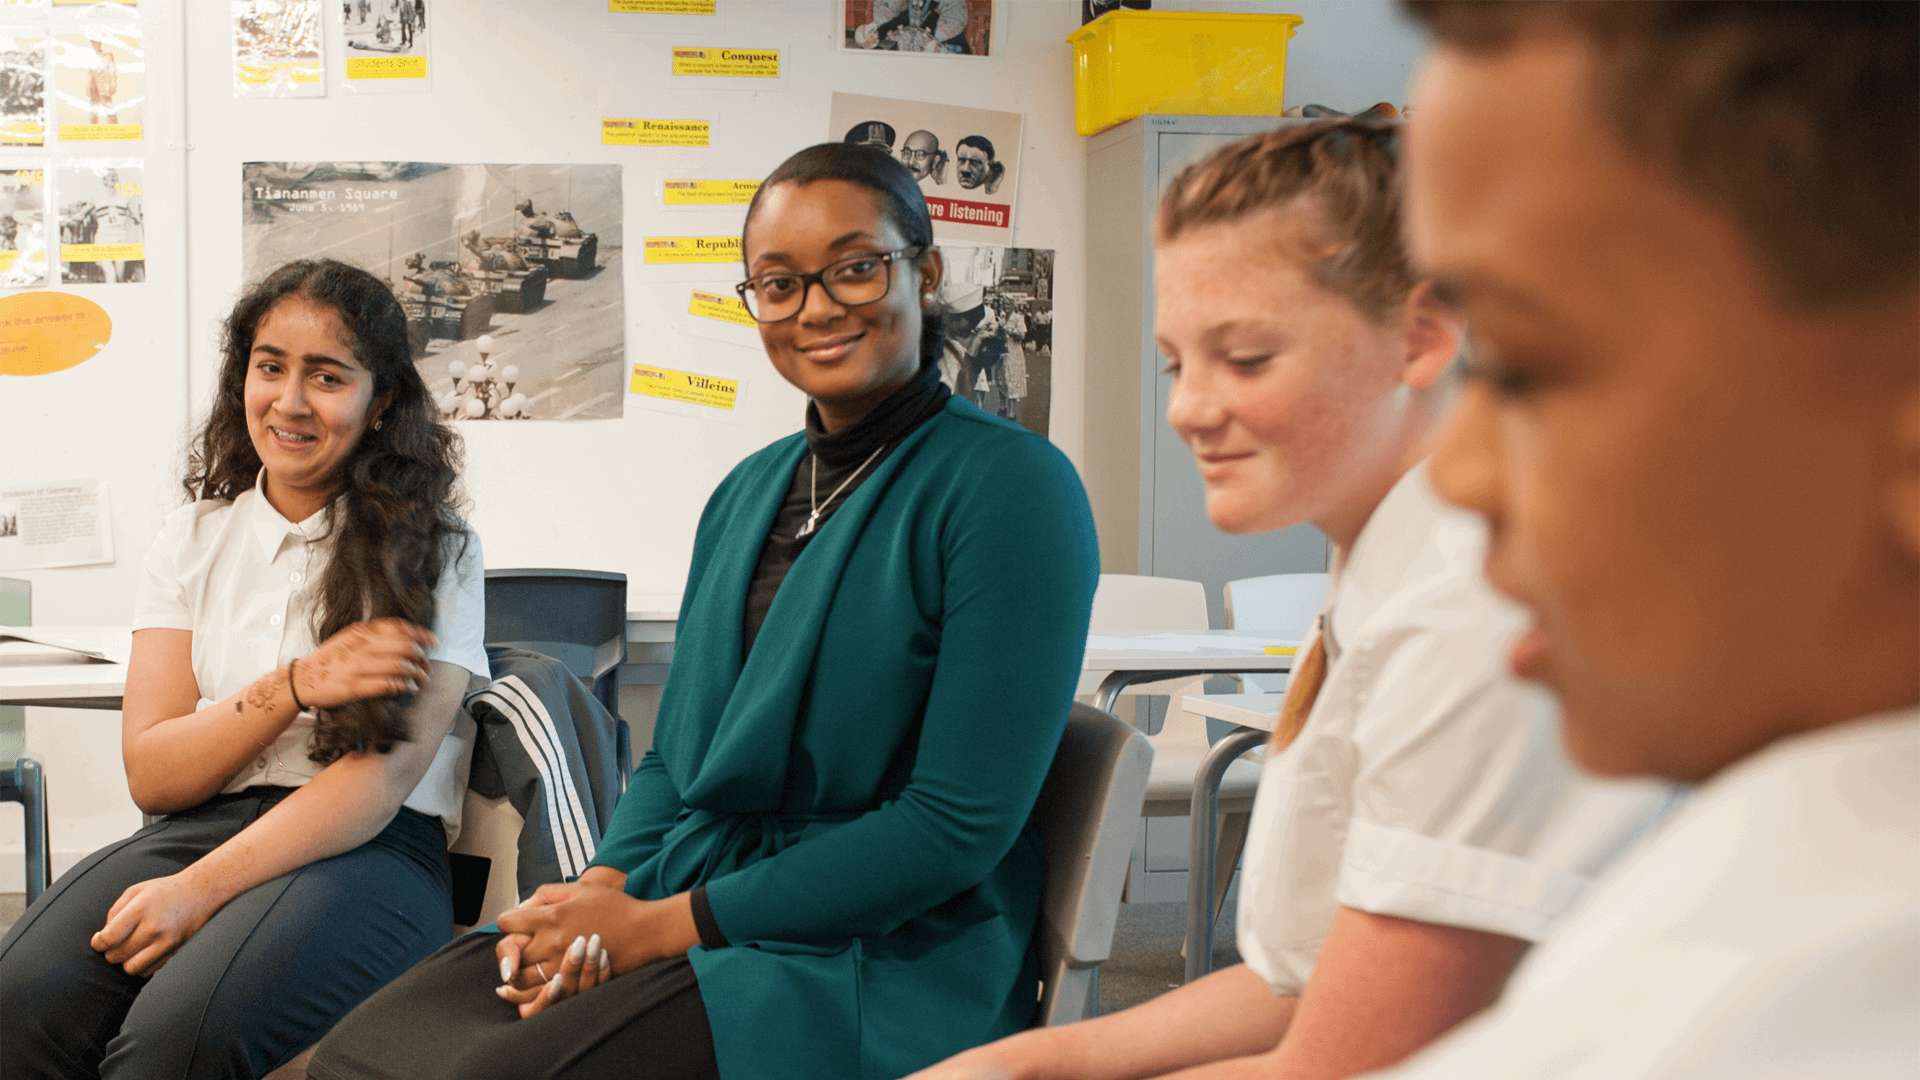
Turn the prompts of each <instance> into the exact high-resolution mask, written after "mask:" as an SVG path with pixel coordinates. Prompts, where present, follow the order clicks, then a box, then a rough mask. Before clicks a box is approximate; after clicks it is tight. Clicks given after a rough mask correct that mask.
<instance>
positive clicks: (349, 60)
mask: <svg viewBox="0 0 1920 1080" xmlns="http://www.w3.org/2000/svg"><path fill="white" fill-rule="evenodd" d="M438 3H439V0H434V3H433V4H429V3H428V0H339V14H340V20H339V22H338V23H336V24H335V26H336V27H337V32H336V36H335V38H334V41H335V42H336V47H335V49H334V52H335V53H337V54H339V56H340V68H339V70H340V78H341V85H342V86H344V87H345V88H346V90H347V92H348V93H350V94H424V93H426V92H428V91H430V90H432V89H433V78H432V71H431V69H430V66H429V65H430V60H429V57H428V55H427V51H428V50H427V36H428V35H427V15H428V11H429V9H430V8H434V7H435V6H436V5H437V4H438ZM332 14H333V13H332V12H328V16H329V18H331V17H332Z"/></svg>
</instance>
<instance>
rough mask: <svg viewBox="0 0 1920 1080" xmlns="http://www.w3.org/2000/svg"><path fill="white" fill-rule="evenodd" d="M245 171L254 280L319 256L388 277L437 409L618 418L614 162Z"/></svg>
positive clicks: (292, 166) (302, 166)
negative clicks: (594, 163) (405, 317)
mask: <svg viewBox="0 0 1920 1080" xmlns="http://www.w3.org/2000/svg"><path fill="white" fill-rule="evenodd" d="M241 170H242V171H241V179H242V188H243V190H242V198H241V235H242V248H243V257H244V264H245V270H246V275H247V278H248V279H249V280H258V279H259V278H261V277H264V276H265V275H266V274H267V273H269V272H270V271H272V270H273V269H274V268H275V267H278V266H280V265H281V264H283V263H286V262H288V261H291V260H293V259H304V258H322V257H324V258H332V259H340V260H342V261H345V262H350V263H353V264H355V265H357V266H361V267H364V268H365V269H367V270H369V271H371V272H372V273H373V274H374V275H375V276H376V277H380V278H384V279H385V280H386V281H387V283H388V284H389V285H390V286H391V287H392V288H393V290H394V294H395V295H396V296H397V297H399V299H400V303H401V306H402V307H404V308H405V309H406V312H407V331H408V337H409V339H410V340H411V342H412V345H413V355H414V361H415V363H416V364H417V365H418V366H419V369H420V375H421V377H422V378H423V379H425V380H426V383H427V386H428V388H429V389H430V390H431V391H432V392H433V394H434V397H435V400H436V401H437V402H438V403H439V405H440V409H441V412H442V415H444V416H446V417H447V418H449V419H458V420H525V419H532V420H594V419H608V418H612V417H618V416H619V415H621V409H622V407H623V405H624V402H625V400H626V388H625V384H624V382H623V377H624V375H625V370H624V369H625V364H626V359H625V357H626V323H625V316H624V314H623V313H624V311H625V303H624V292H623V289H622V286H621V262H622V258H623V250H622V248H623V240H622V232H621V211H620V206H621V193H620V166H618V165H446V164H440V163H436V162H424V161H335V162H320V163H315V162H285V161H254V162H248V163H246V164H244V165H243V166H242V167H241Z"/></svg>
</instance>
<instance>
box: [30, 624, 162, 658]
mask: <svg viewBox="0 0 1920 1080" xmlns="http://www.w3.org/2000/svg"><path fill="white" fill-rule="evenodd" d="M4 641H24V642H27V643H28V644H32V645H45V646H47V647H49V648H54V649H62V650H65V651H67V652H76V653H79V654H80V655H82V656H90V657H92V658H94V659H95V660H105V661H107V662H108V663H111V664H125V663H126V662H127V661H128V660H129V659H131V658H132V656H133V631H131V630H122V629H106V630H90V631H87V632H85V633H84V634H78V633H72V632H62V631H61V630H59V629H58V628H54V629H49V630H41V629H35V628H33V627H30V626H0V642H4Z"/></svg>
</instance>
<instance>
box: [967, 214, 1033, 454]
mask: <svg viewBox="0 0 1920 1080" xmlns="http://www.w3.org/2000/svg"><path fill="white" fill-rule="evenodd" d="M940 253H941V255H942V256H943V257H944V258H945V260H946V276H945V277H944V279H943V280H942V281H941V285H940V300H939V309H940V310H941V312H942V313H943V315H942V317H943V319H944V326H943V329H945V331H946V345H945V348H944V349H943V350H942V352H941V354H940V381H941V382H944V383H946V384H947V388H948V389H950V390H952V391H953V392H954V393H956V394H959V395H961V396H962V397H965V398H966V399H967V400H969V401H971V402H973V403H974V404H975V405H978V406H980V407H981V408H982V409H985V410H986V411H988V412H990V413H992V414H994V415H995V416H1000V417H1005V418H1006V419H1008V420H1012V421H1014V422H1015V423H1017V424H1019V425H1020V426H1022V427H1024V428H1026V429H1027V430H1029V431H1034V432H1037V433H1039V434H1041V435H1045V434H1047V419H1048V414H1049V413H1050V412H1051V410H1052V404H1053V252H1052V251H1050V250H1046V249H1042V248H1009V247H994V246H989V245H984V244H959V243H953V242H950V241H943V242H942V243H941V244H940Z"/></svg>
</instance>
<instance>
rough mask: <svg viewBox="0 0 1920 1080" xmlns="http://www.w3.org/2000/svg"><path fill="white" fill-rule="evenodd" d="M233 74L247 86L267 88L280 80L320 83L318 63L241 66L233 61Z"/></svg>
mask: <svg viewBox="0 0 1920 1080" xmlns="http://www.w3.org/2000/svg"><path fill="white" fill-rule="evenodd" d="M233 74H234V77H235V78H237V79H239V80H240V81H241V82H243V83H245V84H247V85H248V86H269V85H271V84H273V83H276V82H279V81H281V80H282V79H284V80H286V81H287V82H296V83H317V82H319V81H320V62H319V61H318V60H276V61H274V62H273V63H270V64H243V63H240V62H239V61H235V62H234V65H233Z"/></svg>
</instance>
